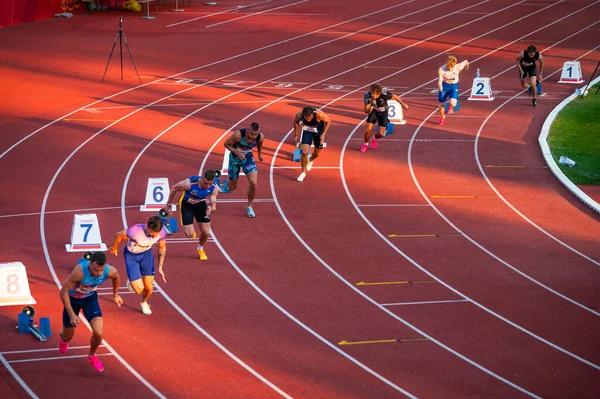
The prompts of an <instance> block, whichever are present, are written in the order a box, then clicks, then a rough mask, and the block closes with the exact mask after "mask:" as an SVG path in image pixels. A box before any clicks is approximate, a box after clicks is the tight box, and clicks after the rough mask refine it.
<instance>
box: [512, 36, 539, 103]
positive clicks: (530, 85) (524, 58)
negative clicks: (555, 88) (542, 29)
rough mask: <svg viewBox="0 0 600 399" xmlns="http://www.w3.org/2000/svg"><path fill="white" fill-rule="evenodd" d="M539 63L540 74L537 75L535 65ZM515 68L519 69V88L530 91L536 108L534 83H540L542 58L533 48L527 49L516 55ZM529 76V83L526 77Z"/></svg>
mask: <svg viewBox="0 0 600 399" xmlns="http://www.w3.org/2000/svg"><path fill="white" fill-rule="evenodd" d="M536 61H537V62H539V63H540V73H539V75H538V74H537V69H536V67H535V63H536ZM517 67H518V68H519V77H520V78H521V86H522V87H523V88H524V89H530V91H531V94H532V95H533V99H532V103H533V106H534V107H537V90H536V88H535V86H536V82H539V83H541V82H542V73H543V71H544V57H542V55H541V54H540V53H539V52H538V51H537V49H536V48H535V46H529V47H527V50H523V51H521V52H520V53H519V55H517ZM528 76H529V82H527V77H528Z"/></svg>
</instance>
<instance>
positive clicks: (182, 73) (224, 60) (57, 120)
mask: <svg viewBox="0 0 600 399" xmlns="http://www.w3.org/2000/svg"><path fill="white" fill-rule="evenodd" d="M414 1H415V0H408V1H405V2H404V3H400V4H395V5H393V6H390V7H386V8H383V9H381V10H377V11H373V12H371V13H368V14H363V15H361V16H360V17H356V18H352V19H349V20H346V21H343V22H338V23H337V24H333V25H329V26H326V27H324V28H320V29H316V30H314V31H311V32H308V33H303V34H301V35H298V36H294V37H291V38H289V39H285V40H280V41H278V42H275V43H272V44H268V45H266V46H263V47H259V48H257V49H254V50H249V51H246V52H244V53H240V54H237V55H233V56H231V57H228V58H223V59H221V60H218V61H214V62H211V63H208V64H205V65H201V66H199V67H196V68H192V69H188V70H187V71H183V72H179V73H176V74H174V75H170V76H167V77H165V78H161V79H157V80H154V81H152V82H149V83H144V84H141V85H139V86H135V87H132V88H130V89H127V90H123V91H120V92H118V93H115V94H112V95H110V96H108V97H104V98H101V99H100V100H97V101H94V102H92V103H89V104H87V105H84V106H83V107H81V108H78V109H76V110H75V111H71V112H69V113H68V114H65V115H63V116H61V117H60V118H57V119H55V120H53V121H52V122H49V123H47V124H45V125H44V126H42V127H40V128H39V129H37V130H35V131H33V132H31V133H30V134H28V135H27V136H25V137H23V138H22V139H21V140H19V141H17V142H16V143H15V144H13V145H12V146H10V147H9V148H8V149H6V150H5V151H4V152H3V153H2V154H0V159H2V158H3V157H4V156H6V154H8V153H9V152H10V151H12V150H13V149H14V148H15V147H17V146H18V145H20V144H21V143H23V142H24V141H26V140H28V139H29V138H31V137H33V136H35V135H36V134H37V133H39V132H41V131H42V130H44V129H45V128H47V127H49V126H52V125H54V124H55V123H57V122H59V121H61V120H63V119H65V118H67V117H69V116H71V115H73V114H75V113H76V112H79V111H82V110H84V109H86V108H89V107H91V106H92V105H95V104H98V103H100V102H103V101H105V100H110V99H112V98H114V97H117V96H119V95H121V94H125V93H128V92H130V91H134V90H137V89H141V88H143V87H146V86H149V85H152V84H156V83H159V82H162V81H165V80H168V79H173V78H175V77H177V76H181V75H185V74H189V73H191V72H194V71H198V70H200V69H203V68H208V67H210V66H214V65H218V64H221V63H224V62H227V61H231V60H234V59H237V58H241V57H244V56H246V55H248V54H252V53H256V52H259V51H262V50H266V49H269V48H271V47H276V46H279V45H283V44H285V43H289V42H292V41H294V40H298V39H301V38H303V37H306V36H310V35H314V34H316V33H319V32H321V31H323V30H326V29H331V28H333V27H336V26H340V25H344V24H347V23H350V22H354V21H357V20H360V19H363V18H366V17H369V16H372V15H375V14H379V13H381V12H385V11H389V10H391V9H394V8H397V7H401V6H403V5H406V4H409V3H412V2H414ZM399 18H402V17H399ZM368 29H370V28H368ZM340 39H343V38H338V39H334V40H332V41H330V42H325V43H323V44H328V43H331V42H334V41H337V40H340ZM315 47H318V46H313V47H309V48H308V49H307V50H311V49H312V48H315ZM295 54H296V53H293V54H292V55H295ZM283 58H285V57H280V58H277V59H275V60H273V62H274V61H278V60H280V59H283ZM261 66H262V65H261ZM249 69H250V68H248V69H246V70H249ZM246 70H243V71H239V72H237V73H241V72H245V71H246ZM237 73H234V74H231V75H227V76H225V77H229V76H233V75H236V74H237ZM187 90H188V89H185V90H181V91H179V92H177V93H175V94H174V95H177V94H180V93H183V92H186V91H187Z"/></svg>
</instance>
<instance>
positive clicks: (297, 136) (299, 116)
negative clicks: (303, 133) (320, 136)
mask: <svg viewBox="0 0 600 399" xmlns="http://www.w3.org/2000/svg"><path fill="white" fill-rule="evenodd" d="M301 120H302V111H300V112H298V113H297V114H296V117H295V118H294V141H295V142H296V143H297V142H298V141H299V140H300V121H301Z"/></svg>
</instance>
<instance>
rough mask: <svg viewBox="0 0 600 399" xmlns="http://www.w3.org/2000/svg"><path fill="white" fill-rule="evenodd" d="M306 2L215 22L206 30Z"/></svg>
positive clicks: (302, 0) (304, 1)
mask: <svg viewBox="0 0 600 399" xmlns="http://www.w3.org/2000/svg"><path fill="white" fill-rule="evenodd" d="M307 1H308V0H300V1H297V2H295V3H291V4H286V5H284V6H280V7H275V8H270V9H268V10H263V11H259V12H255V13H252V14H248V15H244V16H241V17H238V18H233V19H229V20H227V21H222V22H217V23H215V24H210V25H206V27H207V28H212V27H213V26H218V25H223V24H227V23H229V22H233V21H238V20H240V19H244V18H248V17H252V16H254V15H260V14H264V13H266V12H269V11H274V10H280V9H282V8H287V7H291V6H295V5H296V4H300V3H306V2H307Z"/></svg>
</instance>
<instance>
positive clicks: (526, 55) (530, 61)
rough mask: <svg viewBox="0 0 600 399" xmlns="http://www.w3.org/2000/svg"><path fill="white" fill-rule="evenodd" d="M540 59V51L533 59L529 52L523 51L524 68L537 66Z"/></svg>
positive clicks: (522, 63) (522, 62)
mask: <svg viewBox="0 0 600 399" xmlns="http://www.w3.org/2000/svg"><path fill="white" fill-rule="evenodd" d="M539 59H540V53H539V52H538V51H536V52H535V55H534V56H533V58H531V57H530V56H529V53H528V52H527V50H523V58H522V59H521V65H523V66H529V67H530V66H535V62H536V61H537V60H539Z"/></svg>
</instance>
